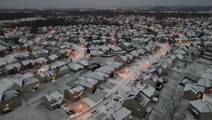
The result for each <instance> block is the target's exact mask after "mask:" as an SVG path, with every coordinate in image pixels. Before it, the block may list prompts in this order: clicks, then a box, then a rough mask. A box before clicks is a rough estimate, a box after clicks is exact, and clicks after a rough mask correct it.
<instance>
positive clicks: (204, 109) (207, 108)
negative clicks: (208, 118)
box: [190, 99, 212, 113]
mask: <svg viewBox="0 0 212 120" xmlns="http://www.w3.org/2000/svg"><path fill="white" fill-rule="evenodd" d="M190 104H191V105H192V106H193V107H194V108H196V109H197V110H198V111H199V112H200V113H208V112H210V113H212V104H211V103H209V102H207V101H204V100H202V99H201V100H194V101H191V102H190Z"/></svg>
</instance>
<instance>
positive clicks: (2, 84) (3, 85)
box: [0, 79, 13, 102]
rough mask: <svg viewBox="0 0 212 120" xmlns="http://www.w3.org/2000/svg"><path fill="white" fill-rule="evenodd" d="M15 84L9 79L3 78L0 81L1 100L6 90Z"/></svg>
mask: <svg viewBox="0 0 212 120" xmlns="http://www.w3.org/2000/svg"><path fill="white" fill-rule="evenodd" d="M12 86H13V82H12V81H10V80H8V79H2V80H1V81H0V102H1V101H2V99H3V95H4V92H5V91H6V90H8V89H10V88H11V87H12Z"/></svg>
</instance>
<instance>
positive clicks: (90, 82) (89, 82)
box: [79, 77, 99, 93]
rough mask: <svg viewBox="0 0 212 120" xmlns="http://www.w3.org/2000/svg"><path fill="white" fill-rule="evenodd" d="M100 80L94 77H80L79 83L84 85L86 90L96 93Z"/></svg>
mask: <svg viewBox="0 0 212 120" xmlns="http://www.w3.org/2000/svg"><path fill="white" fill-rule="evenodd" d="M98 82H99V81H98V80H96V79H92V78H85V77H80V78H79V84H80V85H81V86H83V87H84V88H85V90H86V91H88V92H91V93H94V92H95V91H96V88H97V86H98Z"/></svg>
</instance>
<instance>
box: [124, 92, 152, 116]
mask: <svg viewBox="0 0 212 120" xmlns="http://www.w3.org/2000/svg"><path fill="white" fill-rule="evenodd" d="M149 103H150V99H149V98H148V97H147V96H146V95H145V94H144V93H143V92H141V91H137V92H136V94H132V93H131V94H130V95H129V96H128V98H126V99H125V100H124V101H123V104H122V106H123V107H125V108H127V109H128V110H130V111H132V113H131V115H132V116H136V117H137V118H139V119H142V118H144V117H145V115H146V110H147V107H148V105H149Z"/></svg>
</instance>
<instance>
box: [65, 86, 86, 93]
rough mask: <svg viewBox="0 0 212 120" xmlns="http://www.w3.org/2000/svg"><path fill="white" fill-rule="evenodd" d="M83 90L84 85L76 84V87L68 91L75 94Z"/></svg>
mask: <svg viewBox="0 0 212 120" xmlns="http://www.w3.org/2000/svg"><path fill="white" fill-rule="evenodd" d="M83 90H84V87H82V86H81V85H77V86H75V87H73V88H70V89H68V91H69V92H70V93H71V94H74V93H75V92H77V93H79V92H81V91H83Z"/></svg>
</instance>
